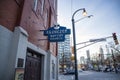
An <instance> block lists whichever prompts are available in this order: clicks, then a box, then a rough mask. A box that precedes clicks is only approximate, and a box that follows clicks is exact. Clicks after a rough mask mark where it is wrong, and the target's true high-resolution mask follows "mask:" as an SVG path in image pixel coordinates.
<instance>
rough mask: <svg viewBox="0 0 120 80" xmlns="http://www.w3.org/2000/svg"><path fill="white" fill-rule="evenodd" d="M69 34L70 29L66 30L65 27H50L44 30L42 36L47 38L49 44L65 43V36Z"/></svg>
mask: <svg viewBox="0 0 120 80" xmlns="http://www.w3.org/2000/svg"><path fill="white" fill-rule="evenodd" d="M70 33H71V31H70V29H66V27H63V26H58V27H50V28H48V29H47V30H44V35H45V36H48V41H49V42H63V41H65V35H67V34H70Z"/></svg>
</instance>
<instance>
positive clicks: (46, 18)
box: [44, 10, 48, 27]
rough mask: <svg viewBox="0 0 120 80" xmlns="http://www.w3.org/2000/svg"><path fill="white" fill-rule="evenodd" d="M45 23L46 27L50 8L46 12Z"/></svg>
mask: <svg viewBox="0 0 120 80" xmlns="http://www.w3.org/2000/svg"><path fill="white" fill-rule="evenodd" d="M44 25H45V27H47V25H48V10H46V13H45V18H44Z"/></svg>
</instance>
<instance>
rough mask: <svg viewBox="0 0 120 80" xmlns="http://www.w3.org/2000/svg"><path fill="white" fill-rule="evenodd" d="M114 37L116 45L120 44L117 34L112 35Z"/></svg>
mask: <svg viewBox="0 0 120 80" xmlns="http://www.w3.org/2000/svg"><path fill="white" fill-rule="evenodd" d="M112 36H113V40H114V42H115V45H117V44H119V42H118V39H117V36H116V33H112Z"/></svg>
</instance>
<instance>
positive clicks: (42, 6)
mask: <svg viewBox="0 0 120 80" xmlns="http://www.w3.org/2000/svg"><path fill="white" fill-rule="evenodd" d="M44 3H45V0H42V4H41V12H40V13H41V15H42V14H43V9H44Z"/></svg>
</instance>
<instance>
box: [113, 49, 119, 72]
mask: <svg viewBox="0 0 120 80" xmlns="http://www.w3.org/2000/svg"><path fill="white" fill-rule="evenodd" d="M111 52H112V58H113V63H114V69H115V73H116V74H117V73H118V71H117V66H116V60H115V57H114V55H113V50H112V49H111Z"/></svg>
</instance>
